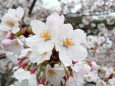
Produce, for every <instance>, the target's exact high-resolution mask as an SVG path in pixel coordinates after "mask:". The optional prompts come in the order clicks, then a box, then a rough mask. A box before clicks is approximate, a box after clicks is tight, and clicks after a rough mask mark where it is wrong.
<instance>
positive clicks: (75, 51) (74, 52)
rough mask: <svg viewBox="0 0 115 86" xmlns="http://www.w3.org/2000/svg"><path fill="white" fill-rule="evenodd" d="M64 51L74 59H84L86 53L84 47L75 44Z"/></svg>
mask: <svg viewBox="0 0 115 86" xmlns="http://www.w3.org/2000/svg"><path fill="white" fill-rule="evenodd" d="M66 53H67V55H68V56H69V58H71V59H72V60H75V61H79V60H84V59H85V58H86V57H87V54H88V52H87V50H86V48H84V47H83V46H81V45H75V46H72V47H70V48H69V49H68V50H67V51H66Z"/></svg>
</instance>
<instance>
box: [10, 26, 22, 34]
mask: <svg viewBox="0 0 115 86" xmlns="http://www.w3.org/2000/svg"><path fill="white" fill-rule="evenodd" d="M19 30H20V28H19V27H13V29H12V33H17V32H18V31H19Z"/></svg>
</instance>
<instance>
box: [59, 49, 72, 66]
mask: <svg viewBox="0 0 115 86" xmlns="http://www.w3.org/2000/svg"><path fill="white" fill-rule="evenodd" d="M59 59H60V60H61V62H62V63H63V64H64V66H70V65H71V64H72V60H71V59H70V57H69V56H68V55H67V54H66V52H63V51H62V52H59Z"/></svg>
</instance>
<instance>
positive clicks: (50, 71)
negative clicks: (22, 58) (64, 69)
mask: <svg viewBox="0 0 115 86" xmlns="http://www.w3.org/2000/svg"><path fill="white" fill-rule="evenodd" d="M48 73H49V76H51V77H53V76H56V72H55V71H54V70H48Z"/></svg>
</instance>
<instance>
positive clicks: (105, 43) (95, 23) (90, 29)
mask: <svg viewBox="0 0 115 86" xmlns="http://www.w3.org/2000/svg"><path fill="white" fill-rule="evenodd" d="M18 6H21V7H23V8H24V11H25V14H24V17H23V19H22V20H21V22H20V24H21V25H22V27H23V28H27V27H28V26H29V24H30V21H31V20H32V19H38V20H42V21H46V20H45V19H46V17H47V16H48V15H50V14H51V13H52V12H58V13H59V14H60V15H64V16H65V17H66V18H65V22H66V23H71V24H72V25H73V27H74V29H78V28H80V29H83V30H84V31H85V32H86V33H87V44H86V45H85V46H86V48H87V49H88V52H89V56H88V58H87V59H89V60H94V61H96V62H97V64H99V65H101V66H106V67H111V66H112V67H115V0H0V19H1V18H2V16H3V15H4V14H5V13H6V12H7V10H8V9H9V8H17V7H18ZM0 34H1V33H0ZM13 67H14V64H13V63H12V62H11V61H10V60H9V58H8V56H6V54H5V53H4V51H2V48H0V86H9V84H11V83H12V82H13V81H14V80H13V78H12V77H11V75H12V72H11V70H12V68H13ZM86 86H90V85H86ZM91 86H93V85H91Z"/></svg>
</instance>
